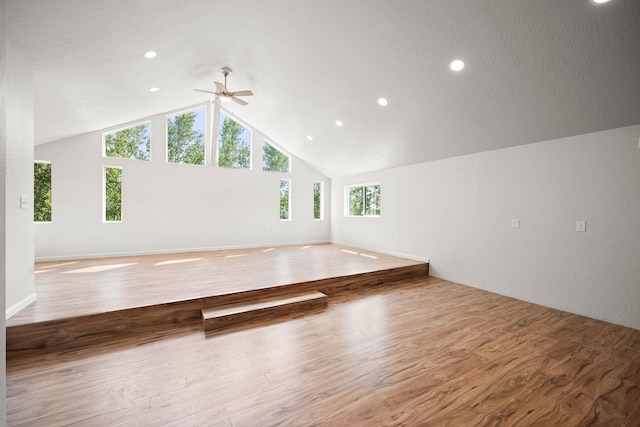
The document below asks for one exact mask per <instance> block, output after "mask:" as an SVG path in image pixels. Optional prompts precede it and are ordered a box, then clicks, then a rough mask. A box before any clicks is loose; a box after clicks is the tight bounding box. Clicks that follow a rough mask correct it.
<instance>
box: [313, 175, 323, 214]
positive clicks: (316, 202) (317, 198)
mask: <svg viewBox="0 0 640 427" xmlns="http://www.w3.org/2000/svg"><path fill="white" fill-rule="evenodd" d="M313 219H322V182H320V181H314V183H313Z"/></svg>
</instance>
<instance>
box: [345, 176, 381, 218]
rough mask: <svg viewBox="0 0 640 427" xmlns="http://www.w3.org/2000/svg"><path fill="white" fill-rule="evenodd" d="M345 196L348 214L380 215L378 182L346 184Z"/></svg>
mask: <svg viewBox="0 0 640 427" xmlns="http://www.w3.org/2000/svg"><path fill="white" fill-rule="evenodd" d="M345 196H346V202H347V210H346V214H347V215H348V216H380V184H371V185H351V186H348V187H346V191H345Z"/></svg>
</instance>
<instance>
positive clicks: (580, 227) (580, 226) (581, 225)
mask: <svg viewBox="0 0 640 427" xmlns="http://www.w3.org/2000/svg"><path fill="white" fill-rule="evenodd" d="M576 231H579V232H581V233H583V232H585V231H587V221H576Z"/></svg>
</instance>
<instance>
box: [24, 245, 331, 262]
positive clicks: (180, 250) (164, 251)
mask: <svg viewBox="0 0 640 427" xmlns="http://www.w3.org/2000/svg"><path fill="white" fill-rule="evenodd" d="M326 243H329V241H328V240H318V241H303V242H279V243H257V244H248V245H227V246H210V247H199V248H175V249H159V250H150V251H125V252H114V253H91V254H77V255H63V256H43V257H38V256H36V258H35V262H48V261H69V260H77V259H92V258H113V257H121V256H137V255H161V254H177V253H184V252H208V251H227V250H234V249H256V248H267V247H280V246H305V245H323V244H326Z"/></svg>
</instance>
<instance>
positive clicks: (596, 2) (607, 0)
mask: <svg viewBox="0 0 640 427" xmlns="http://www.w3.org/2000/svg"><path fill="white" fill-rule="evenodd" d="M592 1H593V2H594V3H595V4H602V3H609V0H592Z"/></svg>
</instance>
